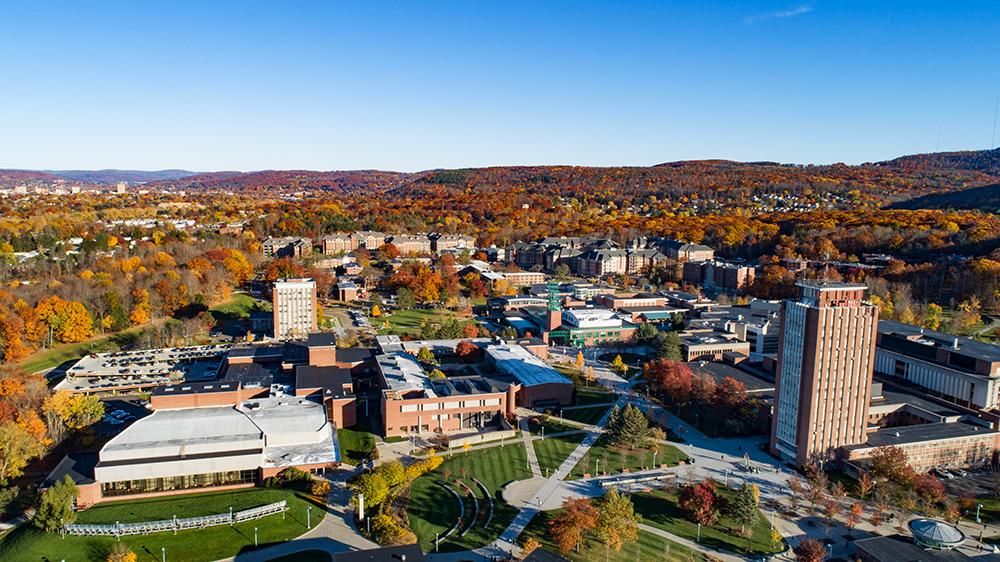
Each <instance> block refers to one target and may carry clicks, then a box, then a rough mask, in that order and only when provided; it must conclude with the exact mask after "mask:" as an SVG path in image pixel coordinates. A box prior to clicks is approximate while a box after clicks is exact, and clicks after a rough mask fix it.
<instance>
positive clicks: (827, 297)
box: [771, 281, 878, 464]
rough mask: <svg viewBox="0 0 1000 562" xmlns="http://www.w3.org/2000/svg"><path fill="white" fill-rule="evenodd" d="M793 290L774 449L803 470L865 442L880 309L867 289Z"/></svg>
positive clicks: (804, 285) (784, 323) (807, 285)
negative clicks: (798, 293) (796, 295)
mask: <svg viewBox="0 0 1000 562" xmlns="http://www.w3.org/2000/svg"><path fill="white" fill-rule="evenodd" d="M798 286H799V288H800V290H801V296H800V297H799V298H798V299H790V300H787V301H785V302H784V303H783V304H782V307H781V327H782V329H781V335H780V337H779V343H778V359H777V364H778V367H777V368H778V372H777V379H776V383H775V384H776V386H775V403H774V415H773V419H772V426H771V451H772V452H773V453H774V454H776V455H779V456H780V457H782V458H783V459H786V460H789V461H794V462H796V463H798V464H804V463H807V462H813V461H819V462H822V461H828V460H832V459H833V458H834V454H835V452H836V450H837V449H838V448H839V447H842V446H845V445H855V444H859V443H864V442H865V441H866V439H867V436H866V433H865V429H866V422H867V417H868V403H869V397H870V390H871V383H872V364H873V362H874V359H875V332H876V326H877V323H878V307H877V306H875V305H873V304H871V303H868V302H865V301H864V294H865V289H866V288H867V287H865V286H864V285H859V284H853V283H833V282H826V281H802V282H800V283H798Z"/></svg>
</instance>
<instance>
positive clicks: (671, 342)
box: [654, 332, 681, 361]
mask: <svg viewBox="0 0 1000 562" xmlns="http://www.w3.org/2000/svg"><path fill="white" fill-rule="evenodd" d="M654 348H655V352H656V356H657V358H659V359H667V360H669V361H680V360H681V337H680V336H679V335H678V334H677V332H660V333H658V334H656V342H655V344H654Z"/></svg>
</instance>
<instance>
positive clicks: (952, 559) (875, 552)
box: [854, 535, 974, 562]
mask: <svg viewBox="0 0 1000 562" xmlns="http://www.w3.org/2000/svg"><path fill="white" fill-rule="evenodd" d="M854 546H855V548H857V549H858V550H861V551H864V552H866V553H868V554H869V555H871V556H872V557H874V558H875V559H876V560H878V562H914V561H923V562H964V561H967V560H974V558H972V557H970V556H967V555H965V554H963V553H961V552H959V551H957V550H932V549H926V550H925V549H923V548H920V547H919V546H917V545H916V543H914V542H913V539H912V538H910V537H904V536H902V535H888V536H884V537H880V536H874V537H868V538H866V539H858V540H856V541H854Z"/></svg>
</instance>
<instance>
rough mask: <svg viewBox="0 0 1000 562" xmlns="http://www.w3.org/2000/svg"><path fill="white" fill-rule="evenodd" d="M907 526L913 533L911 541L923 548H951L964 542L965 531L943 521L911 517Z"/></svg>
mask: <svg viewBox="0 0 1000 562" xmlns="http://www.w3.org/2000/svg"><path fill="white" fill-rule="evenodd" d="M907 526H908V527H909V528H910V532H911V533H913V541H914V542H915V543H917V544H918V545H920V546H922V547H924V548H934V549H937V550H951V549H953V548H955V547H957V546H959V545H960V544H962V543H963V542H965V533H963V532H962V531H961V530H959V528H958V527H956V526H954V525H952V524H950V523H945V522H944V521H938V520H936V519H913V520H911V521H910V522H909V523H907Z"/></svg>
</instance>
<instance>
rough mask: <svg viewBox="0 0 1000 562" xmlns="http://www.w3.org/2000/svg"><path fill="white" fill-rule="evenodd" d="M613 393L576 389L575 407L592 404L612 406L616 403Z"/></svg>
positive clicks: (591, 389)
mask: <svg viewBox="0 0 1000 562" xmlns="http://www.w3.org/2000/svg"><path fill="white" fill-rule="evenodd" d="M615 399H616V398H615V395H614V393H613V392H605V391H604V390H602V389H600V388H594V387H590V388H586V387H584V388H580V387H577V388H576V402H575V404H574V405H575V406H587V405H590V404H611V403H612V402H614V401H615Z"/></svg>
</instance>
